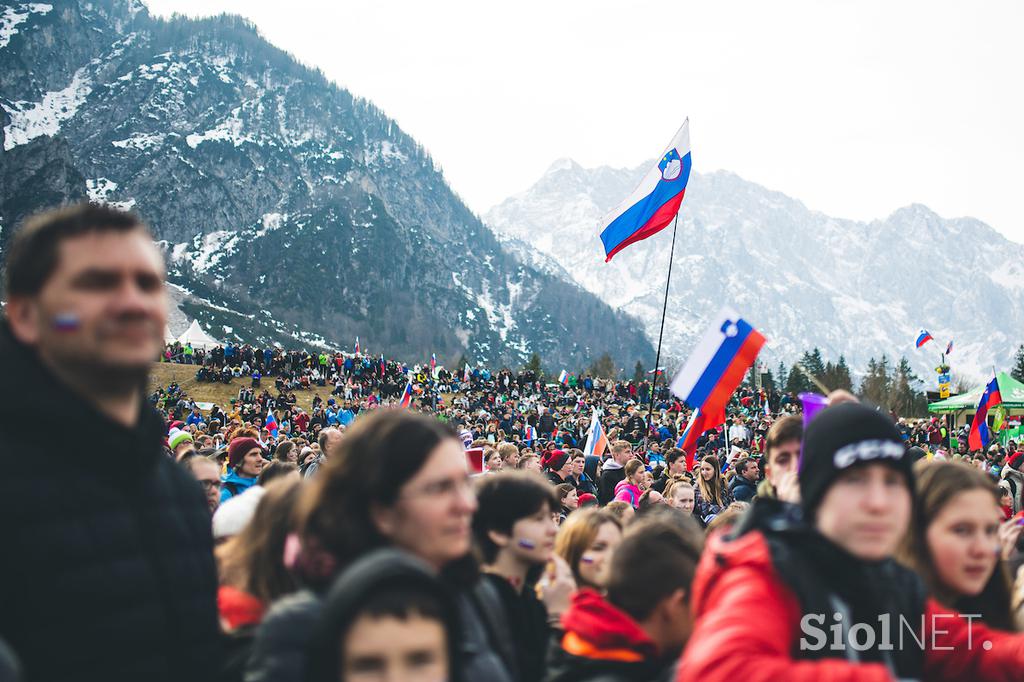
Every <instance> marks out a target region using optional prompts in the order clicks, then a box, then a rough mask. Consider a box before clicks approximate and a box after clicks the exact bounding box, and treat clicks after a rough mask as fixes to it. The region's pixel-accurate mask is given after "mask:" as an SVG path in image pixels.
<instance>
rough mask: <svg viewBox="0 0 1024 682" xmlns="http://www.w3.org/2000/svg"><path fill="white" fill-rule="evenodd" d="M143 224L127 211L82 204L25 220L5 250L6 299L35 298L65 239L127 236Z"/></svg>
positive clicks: (147, 232) (144, 228)
mask: <svg viewBox="0 0 1024 682" xmlns="http://www.w3.org/2000/svg"><path fill="white" fill-rule="evenodd" d="M136 230H140V231H143V232H145V233H146V235H147V236H150V235H149V230H148V228H147V227H146V225H145V223H143V222H142V220H141V219H140V218H139V217H138V216H137V215H135V214H134V213H129V212H127V211H121V210H119V209H116V208H112V207H110V206H101V205H98V204H90V203H81V204H76V205H74V206H67V207H65V208H58V209H55V210H52V211H46V212H44V213H39V214H37V215H35V216H32V217H31V218H28V219H27V220H26V221H25V223H24V224H23V225H22V227H21V229H19V230H18V231H17V232H16V233H15V234H14V236H13V237H11V242H10V245H9V246H8V248H7V258H6V262H5V264H4V290H5V291H6V293H7V295H8V296H35V295H36V294H38V293H39V292H40V291H42V289H43V287H44V286H46V282H47V281H48V280H49V279H50V277H51V276H52V275H53V272H54V270H56V269H57V260H58V257H59V256H58V251H59V249H60V244H61V242H63V241H64V240H66V239H72V238H74V237H80V236H82V235H86V234H96V233H102V232H120V233H127V232H133V231H136Z"/></svg>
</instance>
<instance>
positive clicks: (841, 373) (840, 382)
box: [829, 355, 853, 391]
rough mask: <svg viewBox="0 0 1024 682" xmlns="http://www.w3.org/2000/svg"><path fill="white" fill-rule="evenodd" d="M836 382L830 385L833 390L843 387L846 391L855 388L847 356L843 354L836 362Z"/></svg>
mask: <svg viewBox="0 0 1024 682" xmlns="http://www.w3.org/2000/svg"><path fill="white" fill-rule="evenodd" d="M834 381H835V384H834V385H831V386H829V388H831V389H832V390H833V391H834V390H837V389H840V388H841V389H843V390H845V391H852V390H853V379H851V378H850V367H849V366H848V365H847V364H846V358H845V357H843V356H842V355H840V356H839V362H838V363H837V364H836V378H835V380H834Z"/></svg>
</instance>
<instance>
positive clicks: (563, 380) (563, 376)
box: [558, 369, 569, 386]
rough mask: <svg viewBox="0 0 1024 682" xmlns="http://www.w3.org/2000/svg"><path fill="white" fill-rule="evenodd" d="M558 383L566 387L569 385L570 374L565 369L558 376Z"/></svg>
mask: <svg viewBox="0 0 1024 682" xmlns="http://www.w3.org/2000/svg"><path fill="white" fill-rule="evenodd" d="M558 383H560V384H562V385H563V386H566V385H568V383H569V373H568V372H566V371H565V370H564V369H563V370H562V371H561V372H560V373H559V375H558Z"/></svg>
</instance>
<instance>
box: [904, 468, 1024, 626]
mask: <svg viewBox="0 0 1024 682" xmlns="http://www.w3.org/2000/svg"><path fill="white" fill-rule="evenodd" d="M915 493H916V495H915V500H914V509H913V517H912V518H913V520H912V521H911V525H910V529H909V531H908V532H907V534H906V536H905V537H904V539H903V542H902V544H901V546H900V550H899V552H898V554H897V557H898V558H899V559H900V561H901V562H903V563H904V564H906V565H907V566H908V567H909V568H912V569H913V570H914V571H915V572H916V573H917V574H918V575H920V576H921V578H922V579H923V580H924V583H925V586H926V587H927V588H928V591H929V592H930V593H931V595H932V596H933V597H935V599H937V600H938V601H939V602H940V603H942V604H944V605H945V606H948V607H951V608H954V609H956V610H957V611H959V612H960V613H972V614H980V615H981V620H982V621H983V622H984V623H985V624H986V625H988V626H989V627H994V628H998V629H1000V630H1014V629H1015V628H1014V623H1013V618H1012V616H1011V612H1010V582H1009V577H1008V575H1007V572H1006V567H1005V565H1004V562H1003V560H1002V558H1001V556H1000V555H1001V554H1002V550H1003V547H1002V544H1003V542H1004V538H1002V537H1001V534H1000V526H1001V524H1002V523H1003V518H1002V512H1001V510H1000V508H999V497H1000V495H999V491H998V489H997V488H996V486H995V485H994V484H993V483H992V480H991V479H990V478H989V477H988V476H987V475H986V474H984V473H983V472H981V471H979V470H978V469H975V468H973V467H970V466H967V465H965V464H960V463H957V462H935V463H928V464H925V465H924V466H922V467H920V468H918V469H917V484H916V490H915ZM1011 523H1013V522H1011ZM1019 534H1020V533H1019V531H1018V532H1017V533H1016V534H1014V536H1013V542H1015V541H1016V536H1019ZM1006 540H1009V538H1006Z"/></svg>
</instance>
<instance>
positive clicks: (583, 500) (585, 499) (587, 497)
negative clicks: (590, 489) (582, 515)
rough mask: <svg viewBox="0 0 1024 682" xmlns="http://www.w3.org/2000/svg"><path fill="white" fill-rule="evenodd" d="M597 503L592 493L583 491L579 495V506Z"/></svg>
mask: <svg viewBox="0 0 1024 682" xmlns="http://www.w3.org/2000/svg"><path fill="white" fill-rule="evenodd" d="M591 503H593V504H595V505H596V504H597V497H596V496H595V495H594V494H593V493H583V494H582V495H580V497H579V506H580V507H583V506H586V505H588V504H591Z"/></svg>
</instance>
